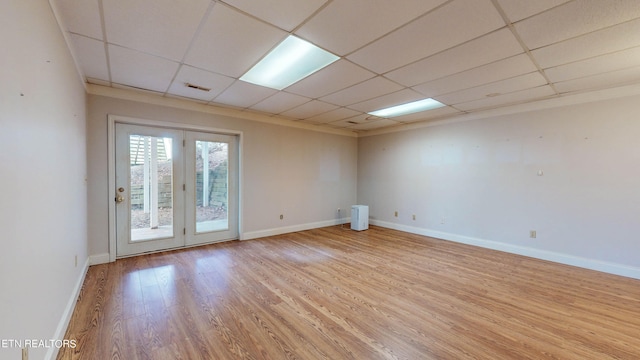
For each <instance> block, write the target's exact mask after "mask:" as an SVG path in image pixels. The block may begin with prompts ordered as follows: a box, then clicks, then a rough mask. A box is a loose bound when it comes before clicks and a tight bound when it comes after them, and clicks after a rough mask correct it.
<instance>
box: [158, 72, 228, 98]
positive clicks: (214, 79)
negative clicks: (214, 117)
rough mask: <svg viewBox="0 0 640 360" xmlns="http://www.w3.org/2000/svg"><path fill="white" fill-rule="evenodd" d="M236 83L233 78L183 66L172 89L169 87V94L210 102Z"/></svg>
mask: <svg viewBox="0 0 640 360" xmlns="http://www.w3.org/2000/svg"><path fill="white" fill-rule="evenodd" d="M234 81H235V80H234V79H233V78H230V77H228V76H224V75H219V74H214V73H212V72H209V71H205V70H201V69H196V68H194V67H191V66H187V65H183V66H182V67H181V68H180V70H179V71H178V75H176V78H175V80H173V83H172V84H171V87H169V91H168V92H169V93H170V94H173V95H179V96H183V97H188V98H192V99H199V100H209V101H210V100H211V99H213V98H214V97H216V96H218V94H220V93H221V92H222V91H224V89H226V88H227V87H229V86H230V85H231V84H233V82H234ZM186 84H192V85H196V86H201V87H204V88H208V89H210V90H209V91H202V90H197V89H193V88H190V87H188V86H186Z"/></svg>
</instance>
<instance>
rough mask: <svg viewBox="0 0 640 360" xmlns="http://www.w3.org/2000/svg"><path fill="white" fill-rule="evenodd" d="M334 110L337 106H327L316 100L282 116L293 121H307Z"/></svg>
mask: <svg viewBox="0 0 640 360" xmlns="http://www.w3.org/2000/svg"><path fill="white" fill-rule="evenodd" d="M336 108H337V106H335V105H332V104H327V103H325V102H322V101H318V100H312V101H309V102H308V103H305V104H302V105H300V106H298V107H296V108H293V109H291V110H288V111H285V112H283V113H282V115H284V116H287V117H291V118H295V119H307V118H310V117H313V116H316V115H319V114H322V113H325V112H328V111H331V110H335V109H336Z"/></svg>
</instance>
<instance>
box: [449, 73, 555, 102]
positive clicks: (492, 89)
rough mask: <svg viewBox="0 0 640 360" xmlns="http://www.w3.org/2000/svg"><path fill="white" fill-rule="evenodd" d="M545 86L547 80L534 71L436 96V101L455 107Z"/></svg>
mask: <svg viewBox="0 0 640 360" xmlns="http://www.w3.org/2000/svg"><path fill="white" fill-rule="evenodd" d="M546 84H547V80H546V79H545V78H544V76H542V74H540V73H539V72H537V71H536V72H532V73H529V74H526V75H521V76H516V77H512V78H510V79H505V80H501V81H497V82H494V83H490V84H486V85H482V86H477V87H474V88H470V89H465V90H461V91H457V92H454V93H449V94H447V95H441V96H437V97H436V100H438V101H440V102H441V103H443V104H447V105H455V104H459V103H463V102H468V101H472V100H478V99H484V98H486V97H487V96H490V95H492V96H495V95H496V94H498V95H499V94H508V93H512V92H515V91H519V90H524V89H529V88H534V87H538V86H541V85H546Z"/></svg>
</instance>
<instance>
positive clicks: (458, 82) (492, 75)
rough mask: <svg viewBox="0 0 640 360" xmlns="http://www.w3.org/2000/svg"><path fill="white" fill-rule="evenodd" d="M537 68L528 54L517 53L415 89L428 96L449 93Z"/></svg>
mask: <svg viewBox="0 0 640 360" xmlns="http://www.w3.org/2000/svg"><path fill="white" fill-rule="evenodd" d="M536 70H537V68H536V66H535V65H534V64H533V62H531V59H530V58H529V56H527V55H526V54H521V55H516V56H513V57H510V58H507V59H504V60H500V61H496V62H493V63H491V64H487V65H483V66H480V67H477V68H474V69H471V70H467V71H464V72H461V73H457V74H455V75H450V76H447V77H444V78H441V79H438V80H434V81H430V82H427V83H424V84H420V85H417V86H414V87H413V89H415V90H416V91H418V92H420V93H422V94H424V95H425V96H427V97H434V96H437V95H443V94H447V93H450V92H453V91H458V90H462V89H466V88H471V87H475V86H479V85H483V84H488V83H492V82H495V81H499V80H504V79H508V78H511V77H514V76H518V75H523V74H527V73H530V72H534V71H536Z"/></svg>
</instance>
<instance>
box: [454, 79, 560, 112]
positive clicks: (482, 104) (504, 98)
mask: <svg viewBox="0 0 640 360" xmlns="http://www.w3.org/2000/svg"><path fill="white" fill-rule="evenodd" d="M553 95H555V92H554V91H553V89H552V88H551V87H550V86H548V85H544V86H539V87H537V88H533V89H526V90H522V91H517V92H513V93H509V94H504V95H500V96H495V97H489V98H485V99H481V100H474V101H469V102H466V103H462V104H457V105H455V107H456V108H457V109H459V110H462V111H470V110H477V109H484V108H492V107H498V106H505V105H510V104H516V103H523V102H530V101H534V100H539V99H541V98H546V97H550V96H553Z"/></svg>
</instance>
